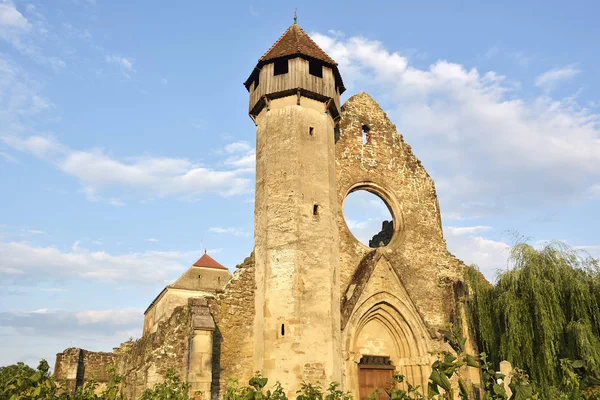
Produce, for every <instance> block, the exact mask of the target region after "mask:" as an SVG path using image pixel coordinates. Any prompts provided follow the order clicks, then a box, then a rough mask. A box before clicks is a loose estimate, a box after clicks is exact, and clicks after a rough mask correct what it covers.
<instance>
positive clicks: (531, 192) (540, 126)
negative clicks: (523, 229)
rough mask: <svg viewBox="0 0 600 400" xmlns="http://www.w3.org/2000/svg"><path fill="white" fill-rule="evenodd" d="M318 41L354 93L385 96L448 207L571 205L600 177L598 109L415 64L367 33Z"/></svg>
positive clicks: (487, 77)
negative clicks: (523, 92)
mask: <svg viewBox="0 0 600 400" xmlns="http://www.w3.org/2000/svg"><path fill="white" fill-rule="evenodd" d="M313 38H314V39H315V41H316V42H317V43H318V44H319V45H320V46H321V47H322V48H323V49H324V50H325V51H326V52H327V53H328V54H330V55H331V56H332V57H333V58H334V59H335V60H336V61H337V62H338V63H339V68H340V70H341V71H342V72H343V76H344V82H345V83H346V86H347V87H348V88H349V89H350V90H349V91H351V90H352V89H353V88H355V87H357V86H359V85H360V87H361V89H365V90H368V91H369V92H371V93H372V94H373V95H374V97H375V98H377V99H379V100H380V101H382V102H383V106H384V108H385V109H386V111H387V112H388V114H390V116H391V118H392V120H394V122H395V123H397V125H398V127H399V128H400V130H401V131H402V132H404V133H405V137H406V139H407V141H408V142H409V143H410V144H411V146H412V148H413V150H414V153H415V154H416V155H417V156H419V157H422V161H423V163H424V165H425V166H426V168H427V169H428V171H429V172H430V174H431V175H432V176H433V179H434V181H435V182H436V187H437V189H438V195H439V197H440V203H441V208H442V210H443V211H444V212H445V213H449V214H451V215H468V216H470V217H475V216H482V215H486V214H487V215H489V214H500V213H505V212H506V211H507V210H510V209H514V208H522V207H538V206H539V204H540V203H541V202H543V203H544V204H549V203H552V202H565V201H568V200H571V199H579V198H582V197H583V196H586V195H587V192H586V191H587V189H588V187H589V186H590V185H591V184H595V183H597V182H598V181H599V180H600V115H599V114H595V113H593V112H591V111H590V110H589V109H586V108H584V107H580V106H579V105H578V104H577V102H576V101H575V99H574V98H573V97H568V98H553V97H551V96H550V95H549V94H548V93H547V92H546V93H544V94H543V95H540V96H538V97H535V98H532V99H529V98H527V97H526V96H525V95H522V96H520V92H519V91H518V88H519V84H518V82H514V81H511V80H510V79H508V78H506V77H504V76H501V75H499V74H497V73H495V72H493V71H489V72H480V71H478V70H477V69H476V68H467V67H465V66H463V65H460V64H457V63H453V62H450V61H446V60H439V61H436V62H435V63H433V64H431V65H430V66H429V67H428V68H418V67H416V66H413V65H411V63H410V62H409V59H408V58H407V57H404V56H402V55H401V54H399V53H398V52H393V51H389V50H388V49H386V48H385V47H384V45H383V44H382V43H380V42H377V41H372V40H368V39H365V38H362V37H350V38H347V39H340V38H339V37H334V36H331V35H323V34H318V33H317V34H314V35H313ZM572 69H573V70H572V71H570V72H568V73H567V74H566V75H569V74H571V75H572V74H574V73H575V71H574V67H572ZM562 76H563V77H564V76H565V74H564V73H563V75H562ZM547 79H548V78H546V81H547V82H549V81H548V80H547Z"/></svg>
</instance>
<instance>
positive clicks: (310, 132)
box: [308, 126, 315, 136]
mask: <svg viewBox="0 0 600 400" xmlns="http://www.w3.org/2000/svg"><path fill="white" fill-rule="evenodd" d="M313 133H315V128H313V127H312V126H311V127H309V128H308V134H309V135H310V136H312V135H313Z"/></svg>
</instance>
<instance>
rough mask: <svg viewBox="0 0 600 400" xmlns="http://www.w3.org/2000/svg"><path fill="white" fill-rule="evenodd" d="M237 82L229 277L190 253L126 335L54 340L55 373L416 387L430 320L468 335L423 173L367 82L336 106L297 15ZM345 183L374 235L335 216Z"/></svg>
mask: <svg viewBox="0 0 600 400" xmlns="http://www.w3.org/2000/svg"><path fill="white" fill-rule="evenodd" d="M244 85H245V86H246V89H247V90H248V92H249V95H250V104H249V114H250V117H251V118H252V120H253V121H254V123H255V124H256V191H255V196H256V197H255V211H254V246H255V247H254V252H253V253H252V254H251V255H250V256H249V257H248V258H246V259H245V260H244V261H243V263H241V264H240V265H238V266H237V268H236V271H235V273H234V274H233V275H231V274H230V273H229V271H228V270H227V268H225V267H223V266H222V265H220V264H219V263H218V262H216V261H215V260H214V259H212V258H211V257H210V256H209V255H208V254H205V255H203V256H202V258H200V259H199V260H198V261H197V262H196V263H195V264H194V265H192V266H191V267H190V268H189V269H188V270H187V271H186V272H185V273H184V274H183V275H182V276H181V277H180V278H179V279H178V280H177V281H175V282H174V283H173V284H171V285H169V286H167V287H166V288H165V289H164V290H163V291H162V292H161V293H160V294H159V295H158V296H157V297H156V299H155V300H154V301H153V302H152V303H151V304H150V306H149V307H148V309H147V310H146V312H145V315H144V328H143V336H142V337H141V338H140V339H139V340H137V341H131V342H126V343H123V344H121V345H120V347H118V348H115V349H114V350H113V351H112V352H106V353H103V352H90V351H86V350H83V349H76V348H70V349H67V350H65V351H64V352H62V353H60V354H58V355H57V359H56V367H55V375H56V376H57V377H58V378H65V379H68V381H69V383H70V384H71V386H72V387H75V386H78V385H81V384H83V382H85V381H86V380H87V379H89V378H90V377H91V376H92V375H93V374H95V375H96V377H97V379H98V381H99V382H102V381H106V379H107V376H106V371H105V368H106V366H107V365H111V364H112V365H115V366H116V367H117V371H118V372H119V373H120V374H122V375H123V376H124V377H125V381H126V383H127V385H126V395H127V396H128V398H132V399H136V398H138V397H139V396H140V395H141V393H142V392H143V391H144V390H145V389H146V388H147V387H151V386H152V385H153V384H154V383H156V382H159V381H161V380H162V376H163V374H164V372H165V371H166V370H167V369H168V368H171V369H173V370H174V371H175V372H176V373H177V374H179V376H180V377H182V378H183V379H185V380H187V382H189V383H190V384H191V386H192V391H193V392H194V391H197V390H200V391H202V392H203V393H204V398H208V397H209V394H210V397H211V398H212V399H215V400H216V399H219V398H222V396H223V393H224V391H225V387H226V385H227V381H228V379H229V378H239V379H240V382H246V381H247V380H248V379H249V378H250V377H251V376H252V375H253V374H254V372H255V371H260V372H261V373H262V374H263V375H264V376H265V377H268V378H269V386H270V385H271V384H274V383H275V382H276V381H279V382H281V384H282V386H283V387H284V388H285V389H286V390H287V391H288V393H287V394H288V396H289V397H290V398H294V397H295V390H297V389H298V388H299V387H300V385H301V383H302V382H303V381H306V382H312V383H317V382H318V383H321V384H322V385H323V386H327V385H328V383H329V382H331V381H337V382H340V383H341V388H342V390H344V391H350V392H352V394H353V395H354V398H356V399H361V398H363V397H364V396H366V395H367V394H369V393H370V392H371V391H372V390H373V389H374V388H375V386H378V385H379V386H381V385H384V384H385V382H386V381H387V380H388V379H389V378H391V375H392V373H393V371H394V370H397V371H399V372H400V373H402V374H404V375H405V376H406V380H407V381H408V382H411V383H413V384H419V385H421V387H423V388H427V378H428V376H429V373H430V371H431V370H430V365H431V363H432V362H433V361H435V360H436V359H437V358H436V354H437V353H439V352H440V351H443V350H448V349H449V347H448V346H447V345H446V344H445V343H444V342H443V340H442V335H441V334H440V330H441V329H442V328H443V326H444V324H445V323H446V322H453V323H455V324H458V325H459V326H462V327H463V333H464V334H465V336H467V337H469V332H468V331H467V328H466V325H467V324H466V323H465V322H464V311H463V305H462V303H461V298H462V290H463V289H462V288H463V284H462V272H463V268H464V264H463V263H462V262H461V261H460V260H458V259H457V258H456V257H454V256H453V255H452V254H450V253H449V252H448V250H447V248H446V242H445V240H444V237H443V233H442V222H441V217H440V208H439V204H438V200H437V196H436V191H435V186H434V183H433V180H432V179H431V177H430V176H429V175H428V174H427V172H426V171H425V169H424V168H423V166H422V165H421V162H420V161H419V160H418V159H417V157H416V156H415V155H414V154H413V153H412V151H411V148H410V146H409V145H408V144H406V143H405V141H404V139H403V137H402V136H401V135H400V134H399V133H398V132H397V130H396V127H395V125H394V124H393V123H392V122H391V121H390V120H389V119H388V118H387V116H386V114H385V112H383V111H382V109H381V108H380V107H379V106H378V105H377V103H376V102H375V100H373V99H372V98H371V97H370V96H369V95H368V94H366V93H359V94H357V95H354V96H352V97H350V98H349V99H348V101H346V103H345V104H344V105H341V104H340V95H341V94H342V93H343V92H344V91H345V88H344V82H343V80H342V76H341V74H340V71H339V70H338V66H337V64H336V62H335V61H334V60H333V59H332V58H331V57H329V56H328V55H327V54H325V52H324V51H323V50H321V49H320V48H319V47H318V46H317V44H315V43H314V42H313V41H312V40H311V39H310V38H309V36H308V35H307V34H306V33H305V32H304V31H303V30H302V29H301V28H300V26H298V25H297V24H296V23H294V24H293V25H291V26H290V27H289V28H288V29H287V30H286V32H285V33H284V34H283V35H282V36H281V37H280V38H279V39H278V40H277V41H276V42H275V44H273V46H272V47H271V48H270V49H268V51H267V52H266V53H265V54H264V55H263V56H262V57H261V58H260V59H259V60H258V64H257V65H256V67H255V68H254V70H253V71H252V72H251V74H250V76H249V78H248V79H247V80H246V82H245V83H244ZM363 138H364V139H363ZM356 190H366V191H369V192H371V193H373V194H375V195H377V196H379V197H380V198H381V199H382V200H383V201H384V202H385V204H386V205H387V207H388V209H389V211H390V213H391V215H392V217H393V223H388V224H387V225H386V229H384V231H383V232H382V233H381V234H380V235H379V236H378V237H377V238H376V239H374V240H373V242H374V243H372V244H371V245H372V246H373V247H369V246H366V245H364V244H362V243H361V242H359V241H358V240H357V239H356V238H355V237H354V236H353V234H352V233H351V232H350V230H349V228H348V226H347V224H346V222H345V220H344V216H343V210H342V208H343V203H344V200H345V198H346V197H347V196H348V194H350V193H351V192H353V191H356ZM468 343H469V344H470V343H472V340H469V341H468ZM471 353H475V352H474V351H471ZM470 380H471V383H477V382H478V380H479V377H478V376H477V372H474V373H473V376H470Z"/></svg>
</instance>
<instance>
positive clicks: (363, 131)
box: [362, 125, 371, 144]
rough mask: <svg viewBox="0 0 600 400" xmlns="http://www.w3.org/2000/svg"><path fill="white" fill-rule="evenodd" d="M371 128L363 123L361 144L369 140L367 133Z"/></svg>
mask: <svg viewBox="0 0 600 400" xmlns="http://www.w3.org/2000/svg"><path fill="white" fill-rule="evenodd" d="M370 130H371V128H369V125H363V126H362V141H363V144H367V143H369V142H370V140H371V135H369V131H370Z"/></svg>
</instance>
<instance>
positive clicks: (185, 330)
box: [54, 299, 206, 399]
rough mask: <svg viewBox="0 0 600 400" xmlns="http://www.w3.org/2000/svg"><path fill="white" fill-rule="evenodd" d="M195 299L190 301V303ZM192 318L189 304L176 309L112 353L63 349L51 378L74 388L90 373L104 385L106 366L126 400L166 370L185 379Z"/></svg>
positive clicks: (141, 390)
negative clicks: (122, 384) (116, 376)
mask: <svg viewBox="0 0 600 400" xmlns="http://www.w3.org/2000/svg"><path fill="white" fill-rule="evenodd" d="M195 300H197V299H190V302H193V301H195ZM205 308H206V307H205ZM193 317H194V314H193V313H192V311H191V307H190V305H189V304H188V305H186V306H182V307H177V308H176V309H175V310H174V311H173V314H172V315H171V317H170V318H169V319H167V320H165V321H163V322H161V323H160V324H159V325H158V328H157V330H156V331H155V332H153V333H149V334H148V335H145V336H144V337H142V338H140V339H138V340H137V341H134V342H125V343H123V344H121V346H120V347H119V348H116V349H114V351H113V352H112V353H106V352H92V351H87V350H83V349H75V348H71V349H67V350H65V351H64V352H62V353H60V354H58V355H57V357H56V366H55V371H54V375H55V376H56V377H57V378H58V379H67V380H68V382H69V385H70V388H71V389H75V387H76V386H80V385H82V384H84V383H85V382H86V381H88V380H89V379H90V378H91V377H92V375H94V374H95V375H96V379H97V380H98V382H100V383H104V382H107V381H108V378H109V377H108V374H107V373H106V367H107V366H109V365H114V366H115V367H116V369H117V373H118V374H120V375H122V376H123V377H124V380H125V389H124V394H125V395H126V396H127V398H129V399H137V398H139V397H140V396H141V394H142V393H143V392H144V390H146V388H149V387H152V386H153V385H154V384H155V383H158V382H161V381H162V380H163V376H164V374H165V372H166V371H167V369H172V370H173V371H175V373H176V374H177V375H179V377H180V378H181V379H184V380H185V379H187V373H188V356H189V341H190V335H191V334H192V332H193V325H192V320H193Z"/></svg>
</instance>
